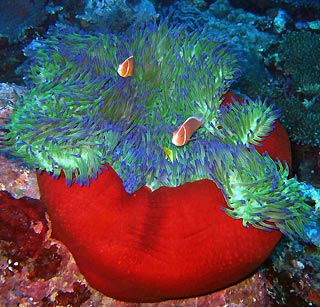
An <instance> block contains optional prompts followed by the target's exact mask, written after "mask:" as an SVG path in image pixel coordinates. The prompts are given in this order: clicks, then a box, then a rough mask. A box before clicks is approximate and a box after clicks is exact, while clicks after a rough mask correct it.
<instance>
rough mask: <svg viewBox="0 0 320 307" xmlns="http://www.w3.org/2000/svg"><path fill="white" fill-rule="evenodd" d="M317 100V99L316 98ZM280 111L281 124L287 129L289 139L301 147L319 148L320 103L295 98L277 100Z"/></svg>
mask: <svg viewBox="0 0 320 307" xmlns="http://www.w3.org/2000/svg"><path fill="white" fill-rule="evenodd" d="M318 99H319V98H318ZM277 105H278V106H279V107H280V108H281V109H282V117H281V122H282V123H283V125H284V126H285V127H286V128H287V131H288V134H289V137H290V139H291V140H292V141H293V142H294V143H296V144H299V145H303V146H312V147H318V146H320V103H319V102H317V103H312V102H310V101H309V100H304V101H301V99H299V98H298V97H296V96H292V97H289V98H287V99H279V100H278V101H277Z"/></svg>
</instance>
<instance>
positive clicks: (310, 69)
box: [278, 31, 320, 89]
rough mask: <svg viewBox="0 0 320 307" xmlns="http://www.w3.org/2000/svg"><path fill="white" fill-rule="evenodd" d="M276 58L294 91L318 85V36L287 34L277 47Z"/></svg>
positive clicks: (319, 78)
mask: <svg viewBox="0 0 320 307" xmlns="http://www.w3.org/2000/svg"><path fill="white" fill-rule="evenodd" d="M278 56H279V61H280V63H279V64H280V66H281V65H282V66H283V72H284V74H285V75H286V76H288V77H290V78H291V79H292V85H293V87H295V88H296V89H297V88H298V87H299V86H302V85H308V86H311V85H314V84H319V83H320V67H319V56H320V35H319V34H317V33H312V32H303V31H300V32H293V31H292V32H288V33H287V34H286V35H285V36H284V39H283V42H282V43H281V44H280V45H279V50H278Z"/></svg>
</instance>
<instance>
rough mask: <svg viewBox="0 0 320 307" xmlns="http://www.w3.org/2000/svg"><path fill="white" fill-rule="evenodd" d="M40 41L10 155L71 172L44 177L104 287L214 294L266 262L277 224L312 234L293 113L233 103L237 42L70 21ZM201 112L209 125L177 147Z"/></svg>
mask: <svg viewBox="0 0 320 307" xmlns="http://www.w3.org/2000/svg"><path fill="white" fill-rule="evenodd" d="M32 47H33V48H29V49H27V50H26V54H27V55H28V56H29V58H30V65H29V67H28V68H27V73H26V78H25V81H26V84H27V86H28V90H27V91H26V93H25V94H23V95H22V98H21V99H20V100H18V101H17V102H16V103H15V104H14V106H13V112H12V114H11V115H10V118H9V120H8V121H7V122H6V124H5V125H4V127H3V129H4V131H5V135H4V140H3V145H4V146H2V147H1V151H2V153H3V154H5V155H7V156H8V157H10V158H14V159H17V160H18V161H21V163H22V164H23V165H25V166H28V167H30V168H32V169H38V170H39V171H42V170H45V171H47V172H49V173H52V174H53V177H54V178H60V179H59V180H55V179H54V178H52V176H50V175H48V174H46V173H43V174H42V175H39V186H40V190H41V195H42V196H41V197H42V199H43V200H44V201H45V203H46V206H47V208H48V211H49V213H50V216H51V217H52V221H53V224H54V225H55V226H54V233H55V235H56V236H57V237H58V238H60V239H61V240H63V241H64V242H66V244H67V245H68V247H69V248H70V250H71V252H72V253H73V254H74V256H75V258H76V260H77V263H78V265H79V267H80V269H81V270H82V272H84V274H85V276H86V278H87V279H88V280H89V282H91V283H92V284H93V285H94V286H95V287H96V288H97V289H99V290H101V291H103V292H105V293H108V294H110V295H111V296H113V297H117V298H120V299H124V300H133V301H156V300H160V299H165V298H170V297H183V296H186V295H196V294H199V293H205V292H208V291H212V290H213V289H217V288H220V287H223V286H226V285H229V284H231V283H233V282H236V281H237V280H239V279H241V278H243V277H244V276H246V275H247V274H249V273H250V272H251V271H252V270H254V269H255V268H257V267H258V266H259V265H260V264H261V263H262V262H263V261H264V260H265V259H266V257H267V256H268V255H269V254H270V252H271V251H272V249H273V248H274V246H275V244H276V243H277V241H278V239H279V237H280V234H279V232H277V231H271V230H281V231H282V232H283V233H285V234H286V235H287V236H289V237H292V238H304V237H305V235H304V234H305V227H306V226H307V225H309V224H310V223H311V222H312V221H313V220H314V219H315V217H314V212H313V209H312V207H311V206H309V204H308V203H307V200H306V197H305V195H304V194H303V193H302V190H303V188H304V186H301V185H300V184H299V183H298V182H297V181H296V179H288V174H289V166H288V165H287V164H286V161H285V160H287V161H288V163H289V164H290V152H289V144H288V139H287V135H286V133H285V132H284V131H283V128H282V127H281V126H280V125H279V124H278V123H277V122H276V120H277V119H278V117H279V112H278V111H277V110H274V109H273V108H272V106H270V105H268V104H267V102H266V101H262V100H261V99H257V100H256V101H253V100H250V99H248V98H246V99H244V101H243V102H242V104H239V102H237V101H236V98H235V97H234V96H232V99H231V103H230V93H227V90H228V88H229V87H230V85H231V83H232V82H233V80H234V79H235V77H236V76H237V75H238V73H239V69H238V67H237V63H236V56H235V55H233V53H231V52H230V50H229V47H228V44H227V43H226V41H225V40H222V39H220V40H218V39H217V38H216V37H212V36H210V35H207V36H200V35H199V34H198V33H197V32H194V33H192V34H190V33H188V32H187V31H185V30H183V29H181V28H170V27H169V26H168V24H167V23H161V24H160V25H159V26H157V25H155V24H148V25H146V27H145V28H144V29H142V30H139V31H134V32H133V33H131V35H130V36H129V37H126V38H124V37H122V36H120V35H119V36H114V35H110V34H109V35H105V34H95V35H88V34H85V33H77V32H76V31H74V30H73V29H68V28H62V27H61V28H59V29H58V30H56V31H55V32H53V33H51V34H50V35H49V37H48V38H47V39H46V40H40V41H38V42H37V44H33V45H32ZM130 56H133V62H134V68H133V72H132V76H128V77H127V78H123V77H121V76H119V75H118V74H117V67H118V65H119V64H120V63H122V62H123V61H124V60H125V59H127V58H128V57H130ZM228 97H229V99H228ZM221 104H223V105H222V106H221ZM190 116H197V117H200V118H201V119H202V121H203V125H202V126H201V127H200V128H199V129H198V130H197V131H196V132H195V133H194V135H193V136H192V139H191V140H190V142H188V143H187V144H186V145H185V146H181V147H176V146H174V145H173V144H172V143H171V139H172V132H173V131H175V130H176V128H177V127H178V126H180V125H181V123H183V122H184V121H185V119H186V118H188V117H190ZM253 145H255V147H254V146H253ZM265 151H268V153H267V152H265ZM168 152H170V153H172V155H171V158H170V159H168ZM277 159H280V161H277ZM274 160H276V161H274ZM208 179H209V180H208ZM65 180H66V183H67V185H66V184H65ZM199 195H200V196H199ZM181 204H182V206H181ZM221 206H223V210H221ZM88 208H89V210H88ZM209 212H210V213H212V214H209ZM225 213H227V214H225ZM231 217H232V218H231ZM70 220H71V221H72V222H70ZM194 221H196V223H195V222H194ZM198 221H201V223H198ZM210 225H211V226H212V225H214V226H215V227H211V226H210ZM217 225H218V226H217ZM243 226H245V227H243ZM251 226H253V227H251ZM261 229H262V230H264V231H262V230H261ZM217 231H218V232H219V235H218V234H217ZM220 232H221V233H222V234H223V235H220ZM195 234H196V235H195ZM101 235H102V237H101ZM76 238H81V240H76ZM189 238H190V241H189ZM239 242H241V248H240V247H239ZM204 243H206V244H204ZM226 244H227V245H226ZM190 246H191V247H192V248H193V247H194V246H197V247H198V248H199V252H201V257H200V258H201V259H200V260H199V259H197V258H195V256H193V254H194V253H192V252H191V253H190V250H189V247H190ZM213 246H214V247H215V248H213ZM217 250H218V251H221V250H226V253H227V254H228V255H229V258H228V257H226V259H221V257H220V254H219V253H217ZM240 255H241V257H240ZM242 255H245V256H242ZM150 256H151V257H150ZM158 257H159V258H158ZM162 257H164V259H165V261H161V265H160V264H159V263H158V261H157V259H162ZM141 259H144V261H141ZM230 259H237V261H232V260H230ZM222 261H223V264H222ZM221 265H222V268H223V269H221ZM209 266H210V267H209ZM195 267H197V268H196V269H195ZM110 270H111V271H110ZM221 270H222V271H221ZM128 272H129V273H128ZM109 274H112V276H113V277H112V278H111V279H109V281H106V280H107V279H108V278H107V277H108V276H109ZM217 274H218V275H217ZM216 276H218V277H216ZM169 280H170V282H169Z"/></svg>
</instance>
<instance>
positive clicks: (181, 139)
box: [172, 116, 203, 146]
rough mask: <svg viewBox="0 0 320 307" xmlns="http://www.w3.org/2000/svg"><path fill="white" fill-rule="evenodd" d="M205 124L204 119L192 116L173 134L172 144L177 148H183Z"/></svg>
mask: <svg viewBox="0 0 320 307" xmlns="http://www.w3.org/2000/svg"><path fill="white" fill-rule="evenodd" d="M202 124H203V119H201V118H199V117H196V116H191V117H189V118H187V119H186V121H185V122H184V123H183V124H182V125H181V126H180V127H179V128H178V129H177V130H176V131H174V132H173V133H172V143H173V144H174V145H176V146H183V145H185V144H187V143H188V142H189V141H190V137H191V136H192V134H194V133H195V132H196V130H197V129H199V128H200V126H201V125H202Z"/></svg>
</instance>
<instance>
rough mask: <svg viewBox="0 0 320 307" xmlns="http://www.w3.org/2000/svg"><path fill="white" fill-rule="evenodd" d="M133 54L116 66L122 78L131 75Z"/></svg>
mask: <svg viewBox="0 0 320 307" xmlns="http://www.w3.org/2000/svg"><path fill="white" fill-rule="evenodd" d="M133 66H134V65H133V55H132V56H129V57H128V58H127V59H126V60H125V61H124V62H122V63H121V64H119V66H118V70H117V71H118V74H119V76H120V77H122V78H127V77H130V76H131V75H132V72H133Z"/></svg>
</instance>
